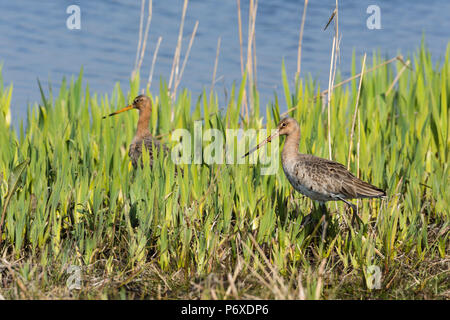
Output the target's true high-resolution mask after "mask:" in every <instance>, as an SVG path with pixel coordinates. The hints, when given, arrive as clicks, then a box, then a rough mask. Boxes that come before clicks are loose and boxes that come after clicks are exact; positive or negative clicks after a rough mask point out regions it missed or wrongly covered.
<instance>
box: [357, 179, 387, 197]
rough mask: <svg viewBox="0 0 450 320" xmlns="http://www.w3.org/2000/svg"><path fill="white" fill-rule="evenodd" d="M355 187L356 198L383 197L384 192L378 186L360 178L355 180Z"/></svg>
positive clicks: (384, 195)
mask: <svg viewBox="0 0 450 320" xmlns="http://www.w3.org/2000/svg"><path fill="white" fill-rule="evenodd" d="M354 186H355V189H356V193H357V197H358V198H384V197H386V192H385V191H384V190H382V189H380V188H378V187H375V186H373V185H371V184H370V183H367V182H365V181H362V180H359V179H358V180H357V181H355V184H354Z"/></svg>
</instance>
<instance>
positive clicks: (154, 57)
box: [147, 36, 162, 90]
mask: <svg viewBox="0 0 450 320" xmlns="http://www.w3.org/2000/svg"><path fill="white" fill-rule="evenodd" d="M161 41H162V37H161V36H160V37H159V38H158V42H157V43H156V48H155V52H154V53H153V59H152V66H151V68H150V73H149V75H148V81H147V90H150V87H151V85H152V79H153V71H154V68H155V64H156V57H157V55H158V51H159V46H160V45H161Z"/></svg>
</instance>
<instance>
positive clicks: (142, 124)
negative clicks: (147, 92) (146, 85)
mask: <svg viewBox="0 0 450 320" xmlns="http://www.w3.org/2000/svg"><path fill="white" fill-rule="evenodd" d="M150 114H151V109H147V108H146V109H142V110H140V111H139V120H138V125H137V130H136V136H137V137H139V138H143V137H145V136H147V135H149V134H150V130H149V129H148V124H149V122H150Z"/></svg>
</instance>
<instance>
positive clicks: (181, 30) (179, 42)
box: [169, 0, 188, 90]
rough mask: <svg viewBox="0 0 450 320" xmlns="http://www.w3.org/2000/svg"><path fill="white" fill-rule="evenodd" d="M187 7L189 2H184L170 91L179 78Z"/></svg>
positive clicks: (186, 0)
mask: <svg viewBox="0 0 450 320" xmlns="http://www.w3.org/2000/svg"><path fill="white" fill-rule="evenodd" d="M187 5H188V0H184V4H183V11H182V14H181V23H180V29H179V32H178V41H177V47H176V48H175V54H174V56H173V62H172V70H171V72H170V79H169V90H171V89H172V82H173V81H174V80H176V79H177V76H178V67H179V63H180V53H181V42H182V40H183V28H184V18H185V17H186V10H187Z"/></svg>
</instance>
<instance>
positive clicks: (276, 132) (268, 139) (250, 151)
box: [242, 130, 280, 158]
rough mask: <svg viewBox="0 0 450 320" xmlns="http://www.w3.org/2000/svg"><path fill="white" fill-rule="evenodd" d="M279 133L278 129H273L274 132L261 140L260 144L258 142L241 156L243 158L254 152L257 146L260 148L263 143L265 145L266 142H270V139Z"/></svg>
mask: <svg viewBox="0 0 450 320" xmlns="http://www.w3.org/2000/svg"><path fill="white" fill-rule="evenodd" d="M279 135H280V131H279V130H277V131H275V133H274V134H273V135H271V136H268V137H267V138H266V139H265V140H264V141H263V142H261V143H260V144H258V145H257V146H256V147H254V148H253V149H251V150H249V151H248V152H247V153H246V154H244V156H243V157H242V158H245V157H246V156H248V155H249V154H250V153H253V152H255V151H256V150H258V149H259V148H261V147H262V146H263V145H265V144H266V143H267V142H272V139H274V138H276V137H278V136H279Z"/></svg>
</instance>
